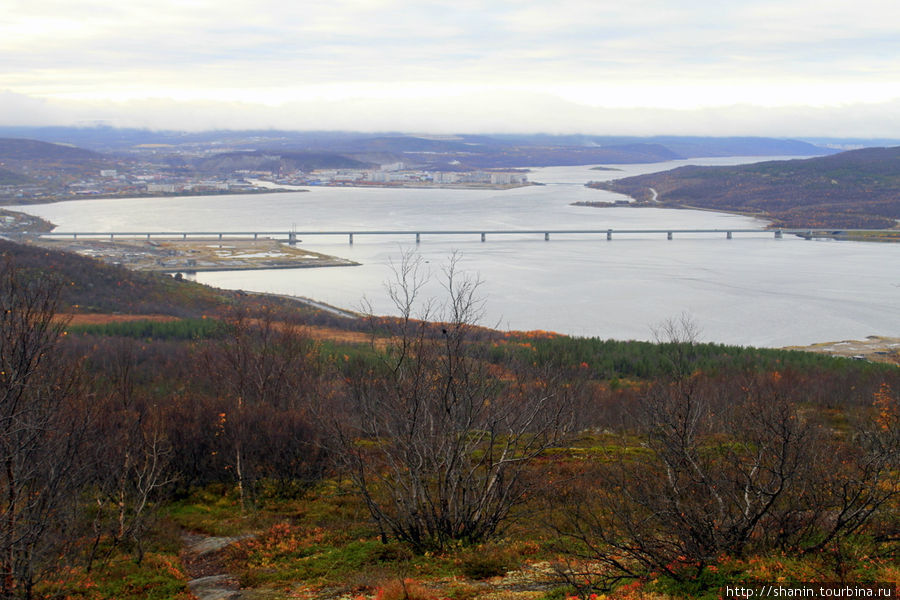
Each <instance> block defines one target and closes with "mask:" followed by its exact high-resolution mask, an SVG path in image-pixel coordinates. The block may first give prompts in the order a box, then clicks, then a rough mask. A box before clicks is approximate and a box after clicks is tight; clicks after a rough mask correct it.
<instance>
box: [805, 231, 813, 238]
mask: <svg viewBox="0 0 900 600" xmlns="http://www.w3.org/2000/svg"><path fill="white" fill-rule="evenodd" d="M806 239H808V240H811V239H812V229H809V230H807V232H806Z"/></svg>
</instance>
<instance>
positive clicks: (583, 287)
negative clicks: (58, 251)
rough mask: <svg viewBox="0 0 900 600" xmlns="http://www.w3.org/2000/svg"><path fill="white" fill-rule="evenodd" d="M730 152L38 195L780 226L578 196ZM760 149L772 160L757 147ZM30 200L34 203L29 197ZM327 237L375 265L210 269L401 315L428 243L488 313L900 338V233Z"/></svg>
mask: <svg viewBox="0 0 900 600" xmlns="http://www.w3.org/2000/svg"><path fill="white" fill-rule="evenodd" d="M749 160H750V159H741V158H728V159H708V160H694V161H681V162H673V163H663V164H655V165H625V166H620V167H617V168H620V169H621V171H593V170H591V169H590V168H589V167H550V168H542V169H534V170H532V173H531V174H530V175H529V178H530V179H531V180H532V181H539V182H542V183H545V184H546V185H544V186H531V187H526V188H518V189H515V190H508V191H490V190H395V189H385V188H381V189H377V188H376V189H359V188H310V189H311V191H310V192H305V193H283V194H271V195H261V196H260V195H248V196H218V197H211V196H206V197H193V198H190V197H189V198H153V199H129V200H121V199H120V200H87V201H73V202H64V203H57V204H49V205H34V206H28V207H26V208H25V210H27V212H29V213H31V214H35V215H38V216H41V217H44V218H46V219H49V220H50V221H53V222H54V223H56V224H57V225H58V226H59V228H60V229H61V230H69V231H73V230H82V231H84V230H93V231H123V230H157V231H167V230H169V231H179V230H191V229H193V230H218V229H221V230H224V231H228V230H233V231H234V230H248V229H259V230H287V229H289V228H291V227H292V226H295V227H296V228H297V229H298V230H323V231H333V230H341V229H448V228H459V229H516V228H520V229H540V228H544V227H546V228H550V229H560V228H581V229H607V228H613V229H621V228H673V229H678V228H710V229H711V228H719V229H724V228H742V227H751V228H752V227H760V226H763V225H764V223H761V222H759V221H756V220H754V219H751V218H747V217H742V216H736V215H726V214H718V213H711V212H701V211H679V210H668V209H632V208H628V207H617V208H602V209H598V208H588V207H576V206H571V203H572V202H577V201H591V200H593V201H597V200H602V199H605V200H615V199H621V196H617V195H614V194H610V193H607V192H601V191H597V190H591V189H588V188H585V187H584V185H583V184H584V183H585V182H586V181H588V180H601V179H612V178H618V177H624V176H627V175H632V174H638V173H646V172H652V171H659V170H664V169H668V168H673V167H675V166H679V165H681V164H686V163H688V162H690V163H691V164H698V163H702V164H736V163H740V162H749ZM753 160H759V159H753ZM19 209H20V210H21V208H19ZM355 242H356V243H355V244H354V245H352V246H351V245H349V244H348V243H347V239H346V238H345V237H339V236H333V237H332V236H328V237H311V238H308V239H305V240H303V242H302V244H301V246H302V247H304V248H308V249H310V250H314V251H317V252H323V253H326V254H333V255H337V256H341V257H344V258H349V259H351V260H354V261H357V262H360V263H362V266H359V267H340V268H327V269H292V270H275V271H235V272H217V273H199V274H198V275H197V280H198V281H200V282H202V283H207V284H210V285H214V286H219V287H223V288H232V289H245V290H252V291H263V292H274V293H281V294H292V295H299V296H306V297H310V298H316V299H318V300H321V301H324V302H327V303H330V304H334V305H336V306H342V307H347V308H351V309H354V308H359V307H360V306H361V303H362V301H363V299H364V298H365V299H366V300H367V301H369V302H370V303H371V304H372V306H373V307H374V309H375V311H376V312H379V313H391V312H392V306H391V304H390V302H389V300H388V297H387V293H386V291H385V288H384V282H385V281H387V280H390V279H391V264H392V263H396V262H397V261H399V259H400V256H401V255H402V254H403V253H404V252H405V251H409V250H414V251H417V252H418V254H419V255H420V256H421V259H422V261H423V268H425V269H428V270H430V272H431V274H432V276H433V277H434V280H433V282H432V284H431V285H430V286H428V287H427V288H426V292H425V295H426V296H433V297H440V296H441V293H442V291H441V287H440V285H439V282H440V279H441V277H440V276H441V265H442V264H445V263H446V262H447V258H448V256H449V255H450V253H451V252H454V251H457V252H460V253H461V255H462V259H461V262H460V267H461V269H462V270H463V271H465V272H467V273H469V274H471V275H473V276H477V277H479V278H480V279H481V280H482V285H481V288H480V293H481V296H482V297H483V299H484V302H485V305H484V306H485V318H484V324H486V325H497V326H499V327H501V328H504V329H545V330H554V331H559V332H564V333H569V334H574V335H584V336H599V337H603V338H618V339H652V337H653V333H652V329H653V327H654V326H655V325H658V324H659V323H661V322H662V321H664V320H665V319H667V318H671V317H677V316H679V315H681V314H682V313H687V314H689V315H690V316H691V317H692V318H693V319H694V321H696V323H697V324H698V325H699V326H700V327H701V329H702V337H703V339H706V340H710V341H717V342H725V343H734V344H742V345H757V346H784V345H789V344H807V343H812V342H819V341H832V340H839V339H850V338H856V339H859V338H862V337H865V336H868V335H888V336H900V266H898V265H900V244H865V243H858V242H835V241H825V240H822V241H807V240H802V239H798V238H792V237H785V238H784V239H782V240H775V239H774V237H773V236H772V234H760V235H756V234H735V238H734V239H732V240H726V239H724V235H721V236H720V235H704V236H687V235H681V236H679V235H676V237H675V239H674V240H672V241H669V240H666V239H665V235H655V236H644V237H638V236H627V237H626V236H621V237H618V238H614V239H613V240H612V241H607V240H606V239H605V236H594V237H592V236H580V237H578V236H565V237H562V236H559V237H554V238H553V239H551V240H550V241H549V242H545V241H544V240H543V236H503V237H497V236H495V237H493V238H492V237H490V236H488V240H487V242H485V243H481V242H480V240H479V238H478V236H472V237H458V238H446V237H439V238H428V237H427V236H424V237H423V239H422V243H421V244H420V245H418V246H416V245H415V243H414V240H413V239H412V238H411V237H408V238H405V239H400V238H397V239H389V238H385V237H380V236H379V237H375V236H372V237H367V236H359V237H357V238H356V239H355Z"/></svg>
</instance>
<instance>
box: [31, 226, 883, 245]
mask: <svg viewBox="0 0 900 600" xmlns="http://www.w3.org/2000/svg"><path fill="white" fill-rule="evenodd" d="M716 233H719V234H723V233H724V234H726V236H727V237H728V238H731V237H732V235H733V234H736V233H769V234H774V235H775V237H776V238H778V237H782V235H783V234H785V233H786V234H796V235H803V236H815V235H816V234H819V235H823V234H824V235H830V236H831V235H836V234H862V233H897V230H890V229H838V228H834V229H826V228H816V229H761V228H759V229H746V228H743V229H741V228H733V229H678V228H672V229H404V230H400V229H396V230H366V229H340V230H335V231H322V230H316V231H252V230H250V231H52V232H48V233H43V234H40V235H41V237H48V238H60V237H70V238H73V239H77V238H79V237H82V238H109V239H115V238H146V239H148V240H149V239H153V238H155V239H182V240H186V239H188V238H191V239H239V238H251V239H259V238H274V239H278V238H285V239H287V240H289V241H295V240H297V238H298V237H299V236H304V237H310V236H348V237H349V240H350V243H353V238H354V236H363V235H390V236H414V237H415V239H416V241H417V242H418V241H420V240H421V237H422V236H446V235H475V236H481V241H485V239H486V237H487V236H488V235H491V236H494V235H543V236H544V239H545V240H549V239H550V236H552V235H606V237H607V239H612V236H613V235H641V234H651V235H652V234H666V235H667V236H668V238H669V239H672V237H673V236H674V235H675V234H716Z"/></svg>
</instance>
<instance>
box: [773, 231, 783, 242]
mask: <svg viewBox="0 0 900 600" xmlns="http://www.w3.org/2000/svg"><path fill="white" fill-rule="evenodd" d="M782 237H784V234H783V233H781V230H780V229H776V230H775V239H776V240H780V239H781V238H782Z"/></svg>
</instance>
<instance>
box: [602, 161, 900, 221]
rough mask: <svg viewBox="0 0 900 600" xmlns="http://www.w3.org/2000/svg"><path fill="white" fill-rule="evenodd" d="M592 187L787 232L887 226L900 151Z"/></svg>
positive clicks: (897, 189)
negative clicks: (738, 216) (761, 221)
mask: <svg viewBox="0 0 900 600" xmlns="http://www.w3.org/2000/svg"><path fill="white" fill-rule="evenodd" d="M590 185H591V187H596V188H599V189H605V190H611V191H614V192H620V193H624V194H628V195H630V196H632V197H633V198H635V199H636V200H638V201H640V202H643V203H646V204H650V205H653V206H666V207H693V208H705V209H713V210H721V211H727V212H738V213H751V214H754V215H759V216H761V217H763V218H766V219H770V220H772V221H773V222H774V224H775V225H778V226H782V227H844V228H886V229H887V228H894V227H896V225H897V220H898V219H900V147H894V148H865V149H861V150H852V151H847V152H842V153H840V154H835V155H832V156H823V157H819V158H811V159H806V160H789V161H770V162H762V163H756V164H749V165H740V166H731V167H698V166H688V167H681V168H678V169H674V170H671V171H666V172H661V173H652V174H649V175H640V176H637V177H629V178H627V179H619V180H615V181H610V182H597V183H593V184H590ZM653 191H655V192H656V194H655V195H654V193H653Z"/></svg>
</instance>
